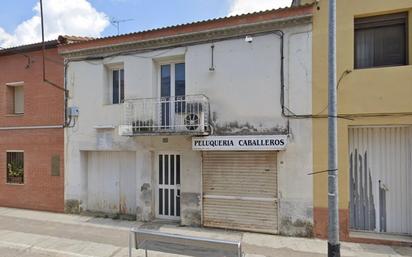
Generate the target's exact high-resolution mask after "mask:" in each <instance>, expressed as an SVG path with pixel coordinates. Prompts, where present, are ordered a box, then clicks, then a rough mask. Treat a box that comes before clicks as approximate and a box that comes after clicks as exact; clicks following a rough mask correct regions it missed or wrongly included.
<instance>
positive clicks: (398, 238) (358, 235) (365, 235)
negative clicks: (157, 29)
mask: <svg viewBox="0 0 412 257" xmlns="http://www.w3.org/2000/svg"><path fill="white" fill-rule="evenodd" d="M349 237H350V238H353V239H369V240H384V241H393V242H402V243H412V236H408V235H396V234H387V233H377V232H368V231H349Z"/></svg>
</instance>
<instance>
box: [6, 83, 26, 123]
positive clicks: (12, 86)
mask: <svg viewBox="0 0 412 257" xmlns="http://www.w3.org/2000/svg"><path fill="white" fill-rule="evenodd" d="M6 86H7V89H9V88H10V89H12V90H13V93H12V96H9V97H8V99H7V101H13V109H12V110H10V111H8V113H7V114H8V115H23V114H24V109H25V108H24V107H25V101H24V98H25V97H24V95H25V94H24V81H17V82H9V83H6ZM17 88H21V90H22V99H21V101H22V103H21V104H22V106H21V107H22V112H16V109H17V108H16V102H17V101H16V89H17ZM7 104H10V103H7Z"/></svg>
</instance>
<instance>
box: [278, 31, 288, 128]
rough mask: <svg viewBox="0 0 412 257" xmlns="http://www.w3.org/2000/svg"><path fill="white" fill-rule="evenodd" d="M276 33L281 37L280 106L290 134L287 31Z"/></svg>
mask: <svg viewBox="0 0 412 257" xmlns="http://www.w3.org/2000/svg"><path fill="white" fill-rule="evenodd" d="M274 34H275V35H277V36H279V38H280V108H281V110H282V117H284V118H286V119H287V132H288V135H289V134H290V126H289V118H290V116H289V115H287V114H285V54H284V42H285V39H284V38H285V33H284V32H283V31H282V30H275V31H274Z"/></svg>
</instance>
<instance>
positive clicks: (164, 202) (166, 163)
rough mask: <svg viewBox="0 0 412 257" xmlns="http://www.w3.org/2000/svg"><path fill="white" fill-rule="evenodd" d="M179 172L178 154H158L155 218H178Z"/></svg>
mask: <svg viewBox="0 0 412 257" xmlns="http://www.w3.org/2000/svg"><path fill="white" fill-rule="evenodd" d="M180 170H181V157H180V154H171V153H162V154H158V156H157V190H156V201H157V204H156V216H157V217H159V218H163V219H175V220H178V219H179V218H180Z"/></svg>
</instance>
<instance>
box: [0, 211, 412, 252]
mask: <svg viewBox="0 0 412 257" xmlns="http://www.w3.org/2000/svg"><path fill="white" fill-rule="evenodd" d="M136 225H138V224H137V223H135V222H128V221H118V220H111V219H99V218H92V217H85V216H76V215H65V214H55V213H47V212H35V211H26V210H16V209H9V208H1V207H0V257H17V256H19V257H20V256H22V257H127V256H128V249H127V247H128V235H129V233H128V230H129V228H130V227H132V226H136ZM140 225H141V224H140ZM145 226H146V227H149V228H152V229H157V230H160V231H164V232H169V233H181V234H185V235H194V236H205V237H212V238H220V239H228V240H241V241H242V247H243V250H244V251H245V252H246V256H247V257H262V256H269V257H284V256H286V257H325V256H326V254H325V249H326V242H325V241H323V240H313V239H303V238H290V237H280V236H271V235H262V234H256V233H241V232H229V231H222V230H211V229H198V228H182V227H178V226H176V225H170V224H169V225H167V224H166V225H165V224H162V223H155V224H146V225H145ZM133 256H134V257H137V256H144V253H143V251H135V252H134V255H133ZM149 256H150V257H160V256H163V257H164V256H177V255H171V254H164V253H158V252H151V253H150V254H149ZM342 256H362V257H363V256H365V257H369V256H370V257H372V256H373V257H375V256H377V257H383V256H391V257H395V256H396V257H398V256H412V248H392V247H388V246H382V245H361V244H349V243H344V244H343V245H342Z"/></svg>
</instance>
